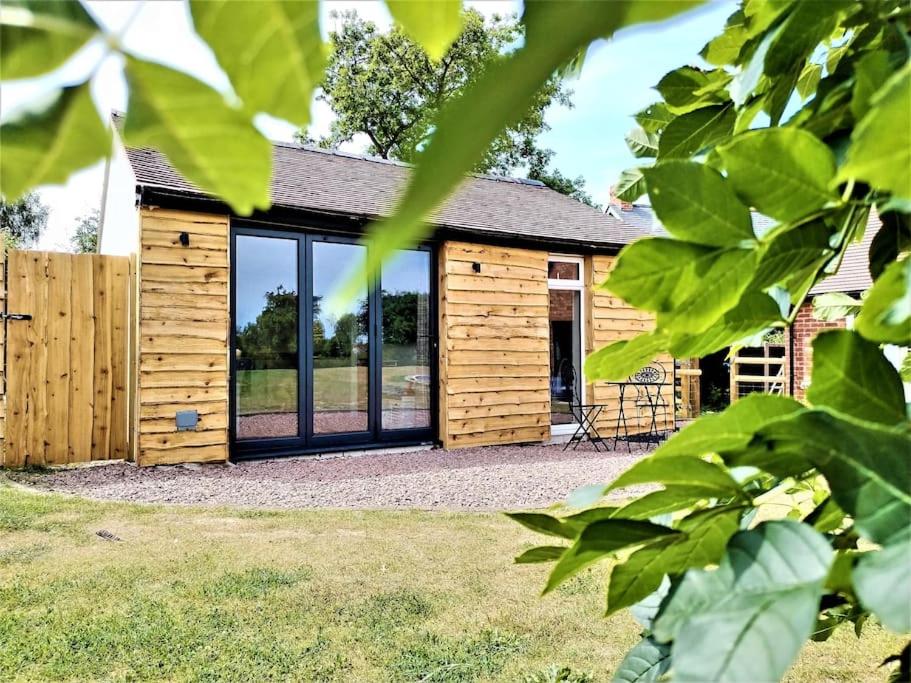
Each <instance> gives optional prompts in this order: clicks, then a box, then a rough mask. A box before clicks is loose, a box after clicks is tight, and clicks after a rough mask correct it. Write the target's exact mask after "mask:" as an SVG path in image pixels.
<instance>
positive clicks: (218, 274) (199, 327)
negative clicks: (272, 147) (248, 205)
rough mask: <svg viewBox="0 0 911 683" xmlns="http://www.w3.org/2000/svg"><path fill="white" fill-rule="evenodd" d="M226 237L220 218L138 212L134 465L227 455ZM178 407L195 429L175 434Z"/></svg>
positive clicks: (216, 458) (224, 223) (213, 459)
mask: <svg viewBox="0 0 911 683" xmlns="http://www.w3.org/2000/svg"><path fill="white" fill-rule="evenodd" d="M182 233H186V235H187V237H188V239H189V244H188V245H187V246H184V245H183V244H181V241H180V236H181V234H182ZM228 239H229V238H228V217H227V216H217V215H207V214H199V213H187V212H182V211H165V210H159V209H143V211H142V215H141V227H140V253H139V262H140V266H139V271H140V278H139V333H140V343H139V354H138V356H139V357H138V365H139V406H138V418H139V419H138V427H139V434H138V454H137V462H138V463H139V464H140V465H160V464H167V463H176V462H217V461H224V460H226V459H227V457H228V338H229V337H228V326H229V313H228V286H229V285H228V282H229V277H228ZM182 410H196V411H197V412H198V414H199V423H198V425H197V428H196V430H192V431H181V432H178V431H177V426H176V415H177V412H178V411H182Z"/></svg>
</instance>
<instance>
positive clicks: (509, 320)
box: [445, 313, 550, 333]
mask: <svg viewBox="0 0 911 683" xmlns="http://www.w3.org/2000/svg"><path fill="white" fill-rule="evenodd" d="M445 318H446V322H447V323H449V325H450V326H455V325H469V326H481V325H483V326H484V327H498V328H522V329H524V328H527V327H530V328H534V329H543V330H547V331H548V333H549V330H550V326H549V324H548V320H547V316H537V317H517V316H507V315H451V314H448V313H447V314H446V316H445Z"/></svg>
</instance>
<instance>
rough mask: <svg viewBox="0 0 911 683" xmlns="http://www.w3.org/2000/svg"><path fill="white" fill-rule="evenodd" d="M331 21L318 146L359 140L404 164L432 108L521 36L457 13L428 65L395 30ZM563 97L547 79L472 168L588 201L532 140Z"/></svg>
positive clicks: (504, 21)
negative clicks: (524, 178) (329, 117)
mask: <svg viewBox="0 0 911 683" xmlns="http://www.w3.org/2000/svg"><path fill="white" fill-rule="evenodd" d="M333 17H334V18H335V19H336V20H337V21H340V22H341V25H340V27H339V28H338V29H337V30H335V31H333V32H332V33H331V34H330V42H331V47H332V53H331V55H330V57H329V64H328V67H327V70H326V77H325V80H324V81H323V84H322V94H321V95H320V98H321V99H322V100H323V101H325V102H326V103H327V104H328V105H329V106H330V107H331V108H332V110H333V112H335V114H336V117H337V118H336V119H335V120H334V121H333V122H332V132H331V134H330V135H329V136H328V137H326V138H324V139H323V140H321V141H320V144H321V145H322V146H324V147H336V146H338V145H339V144H341V143H343V142H348V141H350V140H351V139H352V138H354V136H355V135H365V136H366V137H367V138H369V140H370V147H369V153H370V154H375V155H377V156H380V157H382V158H384V159H398V160H400V161H407V162H412V161H414V160H415V159H416V158H417V155H418V154H419V153H420V150H421V148H422V147H423V146H424V145H425V144H426V143H427V141H428V140H429V139H430V137H431V136H432V134H433V128H434V123H433V122H434V118H435V117H436V115H437V114H438V112H439V110H440V108H441V107H442V106H443V105H444V104H445V103H446V102H447V101H449V100H451V99H452V98H453V97H456V96H458V95H459V94H461V93H462V92H464V91H465V88H466V87H467V86H468V85H469V84H470V83H472V82H473V81H474V80H475V79H476V77H477V74H478V73H480V72H481V71H482V70H483V68H484V66H485V65H486V64H488V63H490V62H491V61H494V60H496V59H498V58H500V56H501V55H502V54H503V53H504V52H506V51H507V50H509V49H511V48H512V47H513V46H514V45H515V44H516V42H517V41H518V40H520V39H521V36H522V27H521V24H519V23H518V22H516V21H515V19H514V18H513V17H500V16H494V17H493V18H491V19H490V20H489V21H485V20H484V18H483V17H482V16H481V14H480V13H479V12H477V11H475V10H472V9H469V10H465V11H464V12H463V15H462V26H463V30H462V33H461V34H460V35H459V37H458V39H457V40H456V41H455V42H454V43H453V44H452V46H451V47H450V48H449V50H448V51H447V52H446V54H445V55H443V57H442V58H441V59H439V60H433V59H431V58H430V57H429V56H428V55H427V52H426V51H425V50H424V48H423V47H422V46H421V45H420V44H419V43H418V42H416V41H415V40H413V39H412V38H410V37H409V36H408V34H407V33H406V32H405V31H404V30H403V29H401V28H399V27H397V26H395V27H393V28H392V29H391V30H390V31H389V32H388V33H382V32H380V31H379V30H378V29H377V27H376V25H375V24H374V23H373V22H370V21H365V20H363V19H361V18H360V17H359V16H358V15H357V14H356V13H355V12H346V13H342V14H337V13H336V14H333ZM570 94H571V93H570V92H569V91H568V90H567V89H566V88H565V86H564V84H563V80H562V78H561V77H560V75H559V74H556V73H555V74H553V75H552V76H551V77H550V78H548V79H547V80H546V81H545V82H544V83H543V84H542V85H541V87H540V88H539V89H538V90H537V92H536V93H535V96H534V98H533V100H532V103H531V105H530V106H529V107H528V108H527V110H525V112H524V114H523V115H522V116H521V117H519V118H518V119H517V120H516V121H515V122H513V123H511V124H510V125H509V126H507V127H506V128H505V129H503V130H502V131H501V132H500V133H499V134H498V135H497V136H496V137H495V138H494V139H493V140H492V142H491V144H490V146H489V148H488V150H487V152H486V153H485V155H484V156H483V157H482V158H481V159H480V160H479V161H478V163H476V164H475V165H474V167H473V169H472V170H473V171H475V172H477V173H499V174H502V175H513V174H515V173H517V172H518V171H520V170H521V169H524V170H526V171H527V172H528V173H529V177H530V178H535V179H539V180H541V181H542V182H544V183H545V184H546V185H548V186H549V187H552V188H553V189H555V190H557V191H558V192H563V193H564V194H568V195H570V196H573V197H574V198H577V199H579V200H580V201H586V200H587V201H586V203H589V204H591V203H592V202H591V199H590V198H589V197H588V195H586V194H585V193H584V192H583V191H582V187H583V185H584V181H583V180H582V179H581V178H577V179H575V180H570V179H568V178H565V177H563V176H562V175H561V174H560V172H559V171H556V170H555V171H552V172H548V171H547V166H548V164H549V163H550V160H551V158H552V157H553V152H552V151H551V150H549V149H544V148H541V147H540V146H539V144H538V142H537V138H538V137H539V136H540V134H541V133H543V132H544V131H546V130H548V129H549V126H548V125H547V123H546V122H545V120H544V115H545V112H546V111H547V109H548V108H549V107H550V106H551V105H552V104H554V103H558V104H562V105H565V106H571V102H570Z"/></svg>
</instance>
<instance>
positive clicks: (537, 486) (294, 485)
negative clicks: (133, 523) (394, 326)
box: [8, 444, 646, 510]
mask: <svg viewBox="0 0 911 683" xmlns="http://www.w3.org/2000/svg"><path fill="white" fill-rule="evenodd" d="M645 453H646V451H645V450H644V449H643V447H642V446H638V447H637V446H636V445H634V451H633V453H632V454H630V453H627V452H626V449H625V448H621V449H619V450H618V451H616V452H614V451H608V452H604V451H603V450H602V451H601V452H600V453H598V452H595V450H594V448H593V447H592V446H591V444H582V445H580V446H579V448H578V449H577V450H575V451H574V450H567V451H564V450H563V447H562V445H546V446H539V445H528V446H484V447H478V448H467V449H462V450H457V451H444V450H439V449H437V450H417V451H407V452H394V453H389V452H386V453H369V452H367V453H365V454H358V455H340V456H338V455H336V456H309V457H299V458H285V459H276V460H257V461H248V462H241V463H239V464H236V465H174V466H158V467H148V468H138V467H135V466H133V465H130V464H127V463H122V462H118V463H111V464H104V465H97V466H91V467H72V468H64V469H56V470H49V471H43V472H37V471H31V472H19V473H10V474H9V475H8V476H10V478H12V479H13V480H14V481H16V482H19V483H21V484H25V485H28V486H32V487H35V488H38V489H42V490H46V491H55V492H62V493H72V494H77V495H80V496H85V497H88V498H94V499H99V500H126V501H136V502H147V503H169V504H181V505H236V506H245V507H261V508H349V509H362V510H370V509H395V508H404V509H425V510H503V509H518V508H540V507H546V506H548V505H551V504H552V503H554V502H558V501H561V500H564V499H565V498H566V496H567V495H568V494H569V493H570V492H572V491H573V490H575V489H577V488H579V487H581V486H585V485H588V484H593V483H601V482H609V481H610V480H612V479H613V478H615V477H616V476H617V475H618V474H620V473H621V472H622V471H624V470H625V469H627V468H628V467H629V466H630V465H632V464H633V463H634V462H635V461H636V460H638V459H639V458H641V457H642V456H643V455H644V454H645Z"/></svg>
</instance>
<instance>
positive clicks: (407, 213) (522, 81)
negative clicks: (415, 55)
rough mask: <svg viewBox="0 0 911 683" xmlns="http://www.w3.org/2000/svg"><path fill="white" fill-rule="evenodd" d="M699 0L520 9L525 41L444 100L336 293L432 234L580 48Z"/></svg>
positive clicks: (348, 291)
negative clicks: (433, 223)
mask: <svg viewBox="0 0 911 683" xmlns="http://www.w3.org/2000/svg"><path fill="white" fill-rule="evenodd" d="M700 2H701V0H674V1H671V2H661V3H624V4H620V3H588V2H570V3H566V2H557V1H554V0H551V1H543V2H534V3H529V4H528V5H526V6H525V11H524V15H523V17H522V21H523V24H524V25H525V41H524V44H523V45H522V46H521V47H519V48H518V49H516V50H515V51H513V52H511V53H510V54H509V55H507V56H506V57H504V58H503V59H501V60H497V61H495V62H492V63H491V64H490V65H488V66H487V67H486V68H485V70H484V71H483V73H481V75H480V76H478V78H477V79H476V80H474V82H473V83H472V84H471V85H469V86H468V88H467V89H466V90H465V92H464V93H463V94H462V95H461V96H460V97H458V98H456V99H454V100H453V101H451V102H449V103H448V104H447V106H445V107H444V108H443V110H442V111H441V113H440V115H439V116H438V117H437V120H436V127H435V130H434V133H433V136H432V137H431V139H430V143H429V144H428V145H427V147H426V148H425V149H424V150H423V151H422V152H421V154H420V156H419V158H418V162H417V167H416V168H415V170H414V173H413V174H412V175H411V180H410V182H409V183H408V186H407V187H406V188H405V191H404V194H403V196H402V198H401V201H400V203H399V206H398V208H397V210H396V213H395V215H394V216H392V217H390V218H389V219H386V220H383V221H379V222H376V223H374V224H373V225H372V226H371V227H370V230H369V232H368V235H367V238H366V239H367V241H368V242H369V243H370V244H371V245H372V247H373V248H372V249H370V250H369V256H368V261H367V264H366V269H365V270H366V272H359V273H357V276H356V277H355V276H354V275H352V276H351V278H349V280H348V281H347V283H346V284H345V285H343V286H342V288H341V289H340V290H339V291H338V292H337V293H336V294H335V296H334V297H333V299H334V300H335V301H336V302H337V301H340V300H345V299H348V298H351V296H352V295H353V294H354V293H355V292H356V291H358V289H359V288H360V287H361V283H362V282H363V278H364V277H367V278H370V277H373V275H374V274H375V273H376V272H377V271H378V269H379V267H380V265H381V264H382V263H383V262H384V261H386V260H387V259H388V258H389V257H390V256H392V255H393V254H394V253H395V251H396V250H398V249H401V248H403V247H406V246H408V245H411V244H413V243H415V242H417V241H418V240H420V239H421V237H422V236H423V235H424V234H426V232H427V223H426V221H427V218H428V216H429V215H430V214H431V212H432V211H433V210H434V209H436V208H437V207H439V206H440V204H442V203H443V201H444V200H445V199H446V197H447V196H448V195H449V194H450V193H451V192H452V191H453V190H454V189H455V188H456V186H457V185H458V184H459V183H460V182H461V181H462V179H463V176H464V174H465V173H467V172H468V171H470V170H471V169H472V168H473V167H474V166H475V165H476V164H477V163H478V161H479V160H480V159H481V158H482V157H483V156H484V154H485V153H486V152H487V149H488V147H489V146H490V143H491V141H492V140H493V139H494V138H495V137H496V136H497V135H498V134H499V132H500V131H501V130H502V129H503V128H504V127H505V126H506V125H508V124H509V123H510V122H512V121H515V120H517V119H519V118H520V117H521V116H522V115H523V114H524V113H525V112H526V111H527V110H528V107H529V105H530V104H531V102H532V100H533V99H534V97H535V96H536V95H537V93H538V91H539V90H540V88H541V86H542V85H543V84H544V83H545V82H547V81H548V79H550V78H551V77H552V75H553V73H554V72H555V71H557V70H558V69H559V68H560V67H561V66H562V65H563V64H565V63H566V62H568V61H569V60H570V59H572V58H573V57H574V56H575V55H576V54H578V52H579V50H580V49H581V48H583V47H585V46H586V45H588V44H589V43H590V42H592V41H593V40H595V39H597V38H604V37H607V36H610V35H611V34H613V33H614V31H616V30H618V29H620V28H622V27H624V26H631V25H633V24H638V23H645V22H651V21H661V20H663V19H667V18H669V17H672V16H674V15H675V14H679V13H680V12H683V11H684V10H686V9H689V8H691V7H694V6H696V5H698V4H700ZM330 303H331V302H330Z"/></svg>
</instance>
